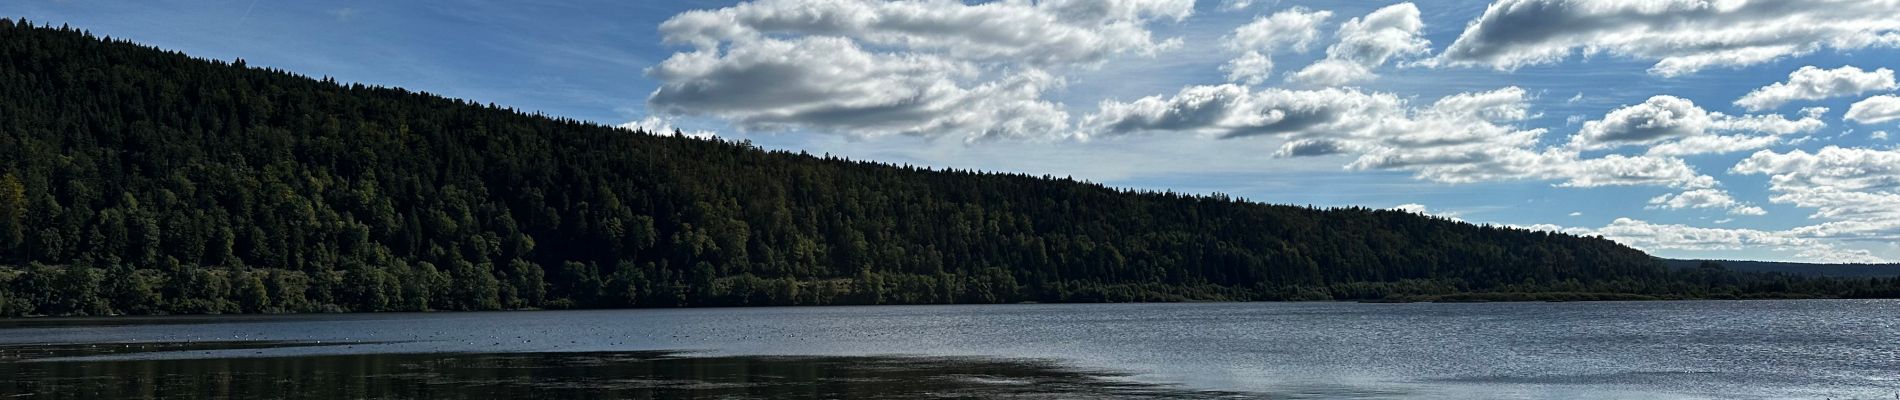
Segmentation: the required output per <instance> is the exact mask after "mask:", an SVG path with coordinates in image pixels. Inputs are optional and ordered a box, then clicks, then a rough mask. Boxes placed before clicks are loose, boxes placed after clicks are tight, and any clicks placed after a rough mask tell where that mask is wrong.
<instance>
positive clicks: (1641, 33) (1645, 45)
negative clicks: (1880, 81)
mask: <svg viewBox="0 0 1900 400" xmlns="http://www.w3.org/2000/svg"><path fill="white" fill-rule="evenodd" d="M1895 15H1900V2H1894V1H1890V0H1835V1H1827V2H1807V1H1741V0H1655V1H1574V0H1499V1H1497V2H1495V3H1492V4H1491V5H1490V6H1489V7H1488V8H1486V9H1485V12H1484V14H1483V15H1482V16H1480V17H1478V19H1477V20H1475V21H1472V22H1471V23H1470V25H1468V26H1467V27H1466V28H1465V31H1464V33H1462V34H1460V35H1459V36H1458V39H1456V40H1454V41H1453V42H1452V44H1451V45H1450V46H1449V47H1446V48H1445V50H1444V51H1443V52H1442V53H1440V55H1439V57H1438V58H1436V59H1434V61H1432V62H1431V64H1433V65H1442V66H1488V67H1492V68H1496V69H1500V70H1512V69H1516V68H1520V67H1523V66H1527V65H1538V64H1550V63H1555V62H1558V61H1561V60H1563V59H1565V58H1568V57H1570V56H1571V55H1573V54H1576V53H1579V52H1581V53H1582V54H1584V55H1585V56H1589V55H1592V54H1597V53H1608V54H1612V55H1616V56H1621V57H1627V58H1632V59H1639V60H1655V61H1656V64H1655V65H1653V66H1651V67H1650V69H1649V72H1650V73H1652V74H1656V75H1661V76H1678V75H1684V74H1690V73H1695V72H1697V71H1700V70H1702V69H1706V68H1710V67H1739V66H1747V65H1755V64H1760V63H1764V62H1768V61H1770V60H1775V59H1779V58H1782V57H1789V56H1797V55H1803V54H1808V53H1812V52H1815V51H1818V50H1821V49H1834V50H1853V49H1861V48H1868V47H1895V46H1900V18H1894V16H1895Z"/></svg>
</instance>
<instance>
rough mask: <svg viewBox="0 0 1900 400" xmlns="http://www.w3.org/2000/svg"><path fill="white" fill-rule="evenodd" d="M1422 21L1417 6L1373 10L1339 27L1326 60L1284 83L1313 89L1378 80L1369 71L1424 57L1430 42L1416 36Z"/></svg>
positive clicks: (1422, 28)
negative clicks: (1407, 57)
mask: <svg viewBox="0 0 1900 400" xmlns="http://www.w3.org/2000/svg"><path fill="white" fill-rule="evenodd" d="M1424 29H1425V21H1424V20H1422V19H1419V11H1418V6H1416V5H1413V4H1412V3H1399V4H1393V5H1390V6H1386V7H1384V8H1380V9H1378V10H1374V11H1372V12H1371V13H1369V14H1366V16H1364V17H1361V18H1353V19H1352V20H1349V21H1346V23H1345V24H1343V25H1340V27H1339V31H1338V32H1337V33H1335V34H1334V36H1336V37H1337V39H1338V40H1339V41H1338V42H1337V43H1334V44H1333V45H1332V46H1330V47H1327V48H1326V59H1324V60H1321V61H1319V62H1315V63H1313V65H1309V66H1307V67H1306V68H1304V69H1301V70H1300V71H1298V72H1295V73H1293V75H1291V76H1288V77H1287V80H1288V81H1291V82H1294V83H1302V84H1307V85H1315V86H1339V85H1345V84H1350V83H1354V82H1361V81H1366V80H1370V79H1373V78H1376V77H1378V75H1377V74H1374V73H1373V72H1372V69H1373V68H1377V67H1379V66H1381V65H1385V63H1386V62H1388V61H1391V60H1393V59H1395V58H1398V57H1405V56H1413V55H1419V54H1425V53H1427V52H1429V51H1431V41H1429V40H1425V38H1423V37H1421V36H1419V32H1420V31H1422V30H1424Z"/></svg>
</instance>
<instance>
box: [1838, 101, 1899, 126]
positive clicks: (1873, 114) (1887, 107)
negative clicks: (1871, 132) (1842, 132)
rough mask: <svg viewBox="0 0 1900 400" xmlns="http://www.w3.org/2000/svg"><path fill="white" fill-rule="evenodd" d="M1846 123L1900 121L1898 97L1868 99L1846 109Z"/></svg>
mask: <svg viewBox="0 0 1900 400" xmlns="http://www.w3.org/2000/svg"><path fill="white" fill-rule="evenodd" d="M1846 119H1847V120H1848V121H1854V122H1859V123H1863V124H1878V123H1883V122H1887V121H1893V120H1897V119H1900V96H1893V95H1882V96H1874V97H1869V98H1867V99H1866V100H1861V101H1859V102H1855V103H1854V105H1852V106H1849V107H1847V117H1846Z"/></svg>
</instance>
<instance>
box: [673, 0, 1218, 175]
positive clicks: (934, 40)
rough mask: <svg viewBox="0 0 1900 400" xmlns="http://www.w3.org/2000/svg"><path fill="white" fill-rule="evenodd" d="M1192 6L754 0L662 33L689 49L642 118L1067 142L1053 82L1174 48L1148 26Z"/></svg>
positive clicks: (1174, 1) (682, 17)
mask: <svg viewBox="0 0 1900 400" xmlns="http://www.w3.org/2000/svg"><path fill="white" fill-rule="evenodd" d="M1192 12H1193V1H1192V0H1111V1H1093V0H1089V1H1084V0H1050V1H1041V2H1029V1H1013V0H1012V1H998V2H990V3H982V4H965V3H962V2H956V1H891V2H887V1H871V0H760V1H754V2H747V3H741V4H738V5H734V6H731V7H726V8H721V9H716V10H696V11H688V12H685V13H681V14H679V15H676V16H674V17H672V18H670V19H668V20H667V21H666V22H664V23H662V24H661V25H660V32H661V33H662V35H663V37H664V40H665V41H666V42H667V43H673V44H683V45H690V46H692V47H693V49H692V50H690V51H686V52H680V53H675V54H673V55H672V56H671V57H669V58H668V59H666V60H665V61H663V62H661V63H660V64H659V65H657V66H654V67H652V68H649V69H648V70H647V71H646V74H647V76H649V77H651V78H653V79H655V80H657V81H659V82H660V87H659V88H658V89H657V90H655V91H654V92H653V93H652V94H651V95H650V96H649V97H648V98H647V102H648V106H649V107H648V108H649V109H652V110H655V111H656V112H659V113H662V114H665V115H675V116H678V115H707V116H715V117H719V118H724V119H727V120H729V121H732V122H733V123H734V125H735V126H737V127H739V128H740V129H744V130H762V131H769V130H785V129H796V128H804V129H812V130H819V131H833V132H840V133H845V134H851V135H857V136H877V135H888V134H904V135H921V136H931V137H938V136H951V135H960V136H963V137H965V138H966V139H967V140H981V139H989V138H1047V137H1055V136H1060V135H1063V134H1065V133H1066V132H1067V131H1068V124H1069V116H1068V113H1067V112H1066V111H1064V110H1063V108H1062V107H1061V106H1060V105H1058V104H1055V103H1052V102H1049V101H1047V100H1044V99H1043V98H1042V97H1043V94H1044V93H1045V92H1047V91H1049V90H1052V89H1054V88H1057V87H1061V86H1063V85H1064V83H1065V81H1064V79H1063V78H1062V77H1060V76H1058V75H1056V74H1055V73H1053V72H1051V71H1057V70H1059V69H1060V68H1064V67H1075V66H1083V67H1087V66H1092V65H1098V64H1100V63H1102V62H1104V61H1106V60H1109V59H1111V58H1114V57H1118V56H1126V55H1152V54H1155V53H1157V52H1159V51H1163V50H1166V49H1170V48H1173V47H1178V46H1180V43H1181V42H1180V40H1178V39H1167V40H1163V39H1157V38H1155V37H1154V36H1153V34H1152V33H1150V32H1149V31H1148V29H1147V28H1146V26H1147V25H1148V24H1149V23H1151V22H1153V21H1164V20H1174V21H1179V20H1181V19H1183V18H1186V17H1187V16H1188V15H1190V14H1191V13H1192Z"/></svg>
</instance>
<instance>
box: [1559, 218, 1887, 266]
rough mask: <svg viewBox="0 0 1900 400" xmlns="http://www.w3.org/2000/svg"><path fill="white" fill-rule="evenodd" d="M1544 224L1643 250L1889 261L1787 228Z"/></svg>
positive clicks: (1631, 221) (1627, 220) (1629, 222)
mask: <svg viewBox="0 0 1900 400" xmlns="http://www.w3.org/2000/svg"><path fill="white" fill-rule="evenodd" d="M1541 228H1542V230H1549V231H1557V232H1564V233H1569V234H1574V235H1584V236H1602V237H1604V238H1606V239H1610V240H1613V241H1616V242H1617V243H1622V244H1624V245H1627V246H1630V247H1635V248H1637V249H1641V250H1644V251H1657V250H1692V251H1709V250H1742V249H1744V248H1765V249H1769V250H1773V251H1782V252H1793V253H1795V258H1796V259H1800V260H1802V261H1809V262H1828V263H1875V262H1885V261H1886V260H1885V259H1882V258H1880V257H1876V256H1874V255H1873V254H1872V253H1870V252H1868V251H1866V250H1858V249H1845V248H1841V247H1840V246H1838V245H1836V244H1833V243H1827V242H1822V241H1819V240H1814V239H1806V238H1801V237H1797V236H1796V235H1795V234H1793V233H1792V232H1787V231H1761V230H1755V229H1724V228H1702V227H1693V226H1687V225H1679V224H1655V223H1650V222H1646V221H1642V220H1637V219H1631V218H1617V219H1616V220H1615V221H1612V222H1610V224H1609V225H1605V226H1603V227H1602V228H1555V227H1552V226H1541Z"/></svg>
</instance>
